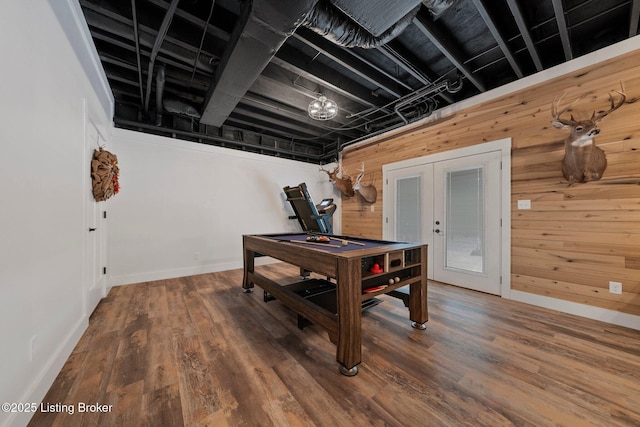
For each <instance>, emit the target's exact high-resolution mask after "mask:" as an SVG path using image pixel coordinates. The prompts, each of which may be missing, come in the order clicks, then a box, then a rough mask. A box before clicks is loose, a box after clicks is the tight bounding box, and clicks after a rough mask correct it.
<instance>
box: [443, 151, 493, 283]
mask: <svg viewBox="0 0 640 427" xmlns="http://www.w3.org/2000/svg"><path fill="white" fill-rule="evenodd" d="M500 157H501V156H500V152H492V153H486V154H478V155H475V156H469V157H462V158H458V159H453V160H446V161H441V162H438V163H435V164H434V169H433V184H434V200H433V208H434V222H433V230H434V232H433V246H432V247H433V257H434V259H433V264H432V270H433V277H434V280H438V281H440V282H445V283H451V284H455V285H458V286H464V287H466V288H469V289H474V290H477V291H482V292H487V293H491V294H495V295H500V293H501V292H500V291H501V287H500V259H501V244H500V242H501V239H500V237H501V234H500V233H501V217H500V206H501V204H500V197H501V191H500Z"/></svg>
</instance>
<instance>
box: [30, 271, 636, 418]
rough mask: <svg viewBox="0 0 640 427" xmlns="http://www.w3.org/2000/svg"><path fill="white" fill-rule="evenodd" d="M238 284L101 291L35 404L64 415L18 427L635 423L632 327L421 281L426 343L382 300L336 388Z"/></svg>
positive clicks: (283, 322) (330, 353)
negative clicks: (355, 361) (425, 286)
mask: <svg viewBox="0 0 640 427" xmlns="http://www.w3.org/2000/svg"><path fill="white" fill-rule="evenodd" d="M261 268H263V269H266V270H268V271H269V274H270V275H271V276H272V277H273V278H278V277H281V276H283V275H284V276H286V277H293V276H295V274H296V273H297V270H296V269H290V268H283V266H282V265H279V264H276V265H271V266H265V267H261ZM241 282H242V271H241V270H233V271H227V272H220V273H213V274H206V275H200V276H193V277H186V278H180V279H171V280H160V281H156V282H149V283H142V284H137V285H129V286H121V287H116V288H113V289H112V290H111V292H110V293H109V295H108V296H107V297H106V298H105V299H104V300H103V301H101V303H100V304H99V305H98V307H97V308H96V310H95V312H94V313H93V315H92V316H91V321H90V324H89V327H88V329H87V330H86V332H85V334H84V335H83V337H82V339H81V340H80V342H79V343H78V345H77V347H76V348H75V350H74V351H73V353H72V355H71V356H70V357H69V360H68V361H67V363H66V364H65V366H64V368H63V369H62V371H61V372H60V374H59V375H58V378H57V379H56V381H55V383H54V384H53V386H52V387H51V389H50V390H49V392H48V394H47V396H46V397H45V399H44V401H43V403H45V404H49V405H55V404H66V405H73V406H74V408H75V409H76V412H75V413H74V414H73V415H71V414H68V413H65V412H63V413H55V412H48V413H46V412H45V413H37V414H35V415H34V417H33V419H32V420H31V423H30V425H31V426H50V425H54V426H65V427H66V426H162V427H164V426H182V425H184V426H227V425H228V426H314V425H316V426H401V427H407V426H467V425H468V426H503V425H516V426H551V425H554V426H557V425H564V426H581V427H582V426H590V425H594V426H632V425H635V426H638V425H640V331H634V330H630V329H626V328H622V327H617V326H612V325H609V324H605V323H600V322H597V321H593V320H588V319H583V318H579V317H574V316H570V315H565V314H560V313H557V312H553V311H549V310H545V309H540V308H536V307H532V306H529V305H524V304H520V303H516V302H513V301H508V300H504V299H500V298H497V297H493V296H489V295H485V294H480V293H476V292H473V291H467V290H463V289H459V288H456V287H452V286H446V285H440V284H430V287H429V312H430V320H429V322H428V324H427V330H426V331H418V330H414V329H412V328H411V327H410V325H409V321H408V312H407V310H406V309H405V307H404V306H403V305H402V302H401V301H400V300H396V299H393V298H390V297H386V296H385V297H383V300H384V301H383V303H382V304H380V305H379V306H377V307H375V308H373V309H371V310H370V311H368V312H367V313H366V314H365V315H364V316H363V363H362V364H361V365H360V372H359V374H358V375H357V376H355V377H351V378H348V377H344V376H342V375H340V374H339V373H338V366H337V364H336V362H335V346H333V345H332V344H331V343H330V342H329V340H328V338H327V334H326V333H325V332H323V331H322V330H321V329H319V328H318V327H316V326H311V327H308V328H306V329H304V330H303V331H301V330H299V329H298V328H297V324H296V316H295V314H294V313H293V312H291V311H290V310H288V309H287V308H286V307H284V306H282V305H281V304H280V303H279V302H278V301H272V302H269V303H266V304H265V303H264V302H263V301H262V291H261V290H260V289H257V291H256V292H254V293H252V294H244V293H242V291H241V289H240V287H241ZM80 402H84V403H90V404H93V403H100V404H103V405H113V406H112V411H111V412H107V413H78V412H77V408H78V403H80Z"/></svg>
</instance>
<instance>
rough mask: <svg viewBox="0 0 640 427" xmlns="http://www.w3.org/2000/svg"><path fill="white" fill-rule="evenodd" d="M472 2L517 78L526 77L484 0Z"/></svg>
mask: <svg viewBox="0 0 640 427" xmlns="http://www.w3.org/2000/svg"><path fill="white" fill-rule="evenodd" d="M472 1H473V4H474V5H475V7H476V9H478V12H479V13H480V16H481V17H482V19H483V20H484V23H485V25H486V26H487V28H488V29H489V31H490V32H491V34H493V38H494V39H496V43H498V46H499V47H500V50H501V51H502V54H503V55H504V57H505V58H506V59H507V62H509V64H510V65H511V68H513V71H514V72H515V73H516V76H518V78H522V77H524V74H523V73H522V69H520V65H519V64H518V61H516V58H515V57H514V56H513V53H511V49H509V46H507V42H506V40H505V39H504V37H503V36H502V34H500V30H498V27H497V26H496V24H495V23H494V22H493V18H491V15H490V14H489V11H488V10H487V8H486V7H485V5H484V2H483V0H472Z"/></svg>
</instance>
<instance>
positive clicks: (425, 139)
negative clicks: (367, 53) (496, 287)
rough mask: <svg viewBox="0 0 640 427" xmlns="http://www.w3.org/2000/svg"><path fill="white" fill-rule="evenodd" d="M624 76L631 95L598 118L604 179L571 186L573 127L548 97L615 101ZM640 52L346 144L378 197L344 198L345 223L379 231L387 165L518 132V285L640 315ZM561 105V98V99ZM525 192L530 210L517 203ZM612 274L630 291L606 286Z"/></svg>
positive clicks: (351, 229) (585, 105)
mask: <svg viewBox="0 0 640 427" xmlns="http://www.w3.org/2000/svg"><path fill="white" fill-rule="evenodd" d="M620 82H623V84H624V87H625V90H626V93H627V103H626V104H625V105H623V106H622V107H621V108H620V109H619V110H617V111H615V112H613V113H611V115H609V116H608V117H606V118H605V119H604V120H603V121H602V122H601V123H600V129H601V132H600V135H599V136H598V137H597V138H596V143H597V144H598V145H599V146H600V147H602V149H603V150H604V151H605V153H606V156H607V159H608V168H607V170H606V171H605V172H604V177H603V178H602V179H601V180H600V181H598V182H590V183H585V184H574V185H573V186H569V185H568V183H567V182H566V181H564V178H563V177H562V172H561V166H560V162H561V159H562V156H563V152H564V150H563V145H562V140H563V139H564V138H565V136H566V135H567V132H566V131H561V130H558V129H555V128H553V127H552V126H551V125H550V120H551V114H550V108H551V103H552V101H553V99H554V98H555V96H556V95H557V94H561V93H563V92H566V96H565V99H566V100H567V101H572V100H573V99H575V98H577V97H578V96H580V95H582V94H584V93H587V96H585V98H583V99H582V100H581V101H580V102H579V104H577V105H576V107H575V110H576V118H578V116H577V115H578V114H579V113H580V112H581V111H584V112H585V115H587V114H588V115H590V114H591V112H592V111H593V110H604V109H608V106H609V98H608V93H609V92H610V91H613V90H616V89H619V88H620ZM639 97H640V51H636V52H632V53H629V54H625V55H623V56H620V57H617V58H614V59H611V60H608V61H606V62H603V63H600V64H597V65H595V66H591V67H589V68H585V69H582V70H579V71H576V72H572V73H570V74H567V75H565V76H563V77H561V78H556V79H553V80H550V81H547V82H545V83H543V84H538V85H536V86H534V87H530V88H527V89H524V90H520V91H518V92H516V93H512V94H510V95H507V96H503V97H501V98H499V99H494V100H491V101H488V102H486V103H483V104H482V105H477V106H473V107H469V108H467V109H465V110H462V111H458V112H456V113H455V114H454V115H453V116H452V117H449V118H444V119H441V120H440V121H437V122H435V123H434V124H426V125H422V126H421V127H418V128H415V129H412V130H409V131H406V130H405V131H403V132H397V133H396V135H394V136H390V137H384V138H381V139H379V141H376V142H373V143H371V142H369V143H365V144H360V145H357V146H353V147H347V148H346V149H345V150H344V151H343V158H342V164H343V167H344V168H345V170H346V172H347V173H348V174H352V175H354V176H355V174H356V173H357V171H356V170H357V169H359V168H360V167H361V163H362V162H364V164H365V169H366V173H367V174H366V176H365V178H364V179H363V183H366V184H368V183H371V182H372V183H373V184H374V185H376V187H377V189H378V200H377V201H376V203H375V204H374V205H370V204H368V203H366V202H364V201H362V200H361V199H359V198H358V197H354V198H349V199H347V198H344V197H343V198H342V232H343V233H344V234H346V235H353V236H367V237H373V238H380V237H382V199H383V197H384V188H383V185H382V165H384V164H388V163H393V162H397V161H400V160H405V159H409V158H415V157H421V156H425V155H428V154H433V153H438V152H443V151H446V150H451V149H455V148H461V147H466V146H471V145H474V144H480V143H483V142H488V141H494V140H498V139H502V138H506V137H511V138H512V169H511V174H512V175H511V176H512V181H511V198H512V211H511V215H512V223H511V227H512V241H511V254H512V255H511V271H512V277H511V284H512V285H511V286H512V289H516V290H520V291H524V292H529V293H533V294H539V295H544V296H549V297H553V298H558V299H562V300H567V301H573V302H578V303H582V304H587V305H591V306H596V307H602V308H605V309H610V310H617V311H620V312H624V313H629V314H635V315H640V185H639V184H640V102H636V100H637V99H638V98H639ZM563 105H564V104H563ZM518 199H529V200H531V205H532V206H531V210H517V208H516V203H517V200H518ZM609 281H617V282H622V284H623V294H622V295H613V294H610V293H609V289H608V288H609Z"/></svg>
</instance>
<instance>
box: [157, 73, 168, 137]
mask: <svg viewBox="0 0 640 427" xmlns="http://www.w3.org/2000/svg"><path fill="white" fill-rule="evenodd" d="M165 73H166V67H165V66H164V64H161V65H160V66H159V67H158V71H156V126H162V97H163V96H164V81H165Z"/></svg>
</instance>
